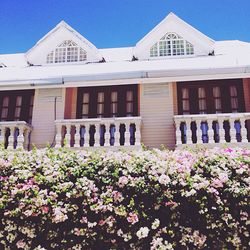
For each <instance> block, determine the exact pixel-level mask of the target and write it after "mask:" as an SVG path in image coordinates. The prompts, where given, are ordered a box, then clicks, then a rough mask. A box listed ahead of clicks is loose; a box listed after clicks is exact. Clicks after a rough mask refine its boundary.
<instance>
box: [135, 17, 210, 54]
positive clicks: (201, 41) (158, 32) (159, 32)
mask: <svg viewBox="0 0 250 250" xmlns="http://www.w3.org/2000/svg"><path fill="white" fill-rule="evenodd" d="M167 33H175V34H178V35H179V36H181V37H182V38H183V39H185V40H186V41H188V42H189V43H191V44H192V45H193V46H194V50H195V53H194V54H195V55H197V56H199V55H208V54H209V53H211V52H212V51H213V49H214V41H213V40H212V39H211V38H209V37H207V36H206V35H204V34H203V33H201V32H200V31H198V30H197V29H195V28H193V27H192V26H191V25H189V24H188V23H186V22H185V21H183V20H182V19H180V18H179V17H178V16H176V15H175V14H174V13H170V14H169V15H168V16H167V17H166V18H165V19H163V20H162V21H161V22H160V23H159V24H158V25H157V26H156V27H155V28H154V29H153V30H151V31H150V32H149V33H148V34H147V35H146V36H144V37H143V38H142V39H141V40H140V41H139V42H138V43H137V44H136V47H135V50H134V53H135V56H136V57H137V58H138V59H149V58H150V56H149V51H150V48H151V47H152V46H153V45H154V44H155V43H156V42H158V41H159V40H160V39H161V38H162V37H164V35H166V34H167Z"/></svg>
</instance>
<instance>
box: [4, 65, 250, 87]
mask: <svg viewBox="0 0 250 250" xmlns="http://www.w3.org/2000/svg"><path fill="white" fill-rule="evenodd" d="M234 78H250V67H238V68H221V69H203V70H183V71H173V70H172V71H164V70H159V71H137V72H127V73H117V74H115V77H114V74H106V75H105V76H104V75H102V74H101V75H96V77H95V78H93V76H92V77H90V76H65V77H62V78H61V77H60V78H59V77H58V78H51V79H44V80H43V79H34V80H30V79H29V80H21V81H2V82H0V89H1V90H10V89H37V88H53V87H55V86H57V87H80V86H104V85H107V86H110V85H123V84H147V83H162V82H178V81H198V80H212V79H234Z"/></svg>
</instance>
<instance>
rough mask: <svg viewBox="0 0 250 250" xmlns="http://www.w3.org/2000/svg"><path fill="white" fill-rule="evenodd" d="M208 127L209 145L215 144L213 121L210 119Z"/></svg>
mask: <svg viewBox="0 0 250 250" xmlns="http://www.w3.org/2000/svg"><path fill="white" fill-rule="evenodd" d="M207 125H208V131H207V135H208V143H215V141H214V130H213V120H212V119H208V120H207Z"/></svg>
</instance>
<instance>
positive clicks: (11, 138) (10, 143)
mask: <svg viewBox="0 0 250 250" xmlns="http://www.w3.org/2000/svg"><path fill="white" fill-rule="evenodd" d="M9 129H10V135H9V138H8V147H7V149H13V148H14V131H15V127H9Z"/></svg>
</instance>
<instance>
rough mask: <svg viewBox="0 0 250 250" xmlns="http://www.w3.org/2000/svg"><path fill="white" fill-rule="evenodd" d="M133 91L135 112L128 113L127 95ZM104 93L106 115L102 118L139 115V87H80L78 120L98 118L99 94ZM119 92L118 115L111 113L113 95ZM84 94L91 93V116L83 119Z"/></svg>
mask: <svg viewBox="0 0 250 250" xmlns="http://www.w3.org/2000/svg"><path fill="white" fill-rule="evenodd" d="M130 90H131V91H133V112H132V114H127V112H126V103H127V102H126V93H127V91H130ZM99 92H104V114H103V116H102V117H101V118H111V117H126V116H137V115H138V85H137V84H136V85H134V84H133V85H123V86H104V87H79V88H78V91H77V112H76V118H77V119H88V118H98V114H97V105H98V99H97V98H98V93H99ZM112 92H117V115H114V113H111V104H112V103H113V102H112V101H111V94H112ZM84 93H89V115H88V117H86V118H82V104H83V103H82V98H83V94H84Z"/></svg>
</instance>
